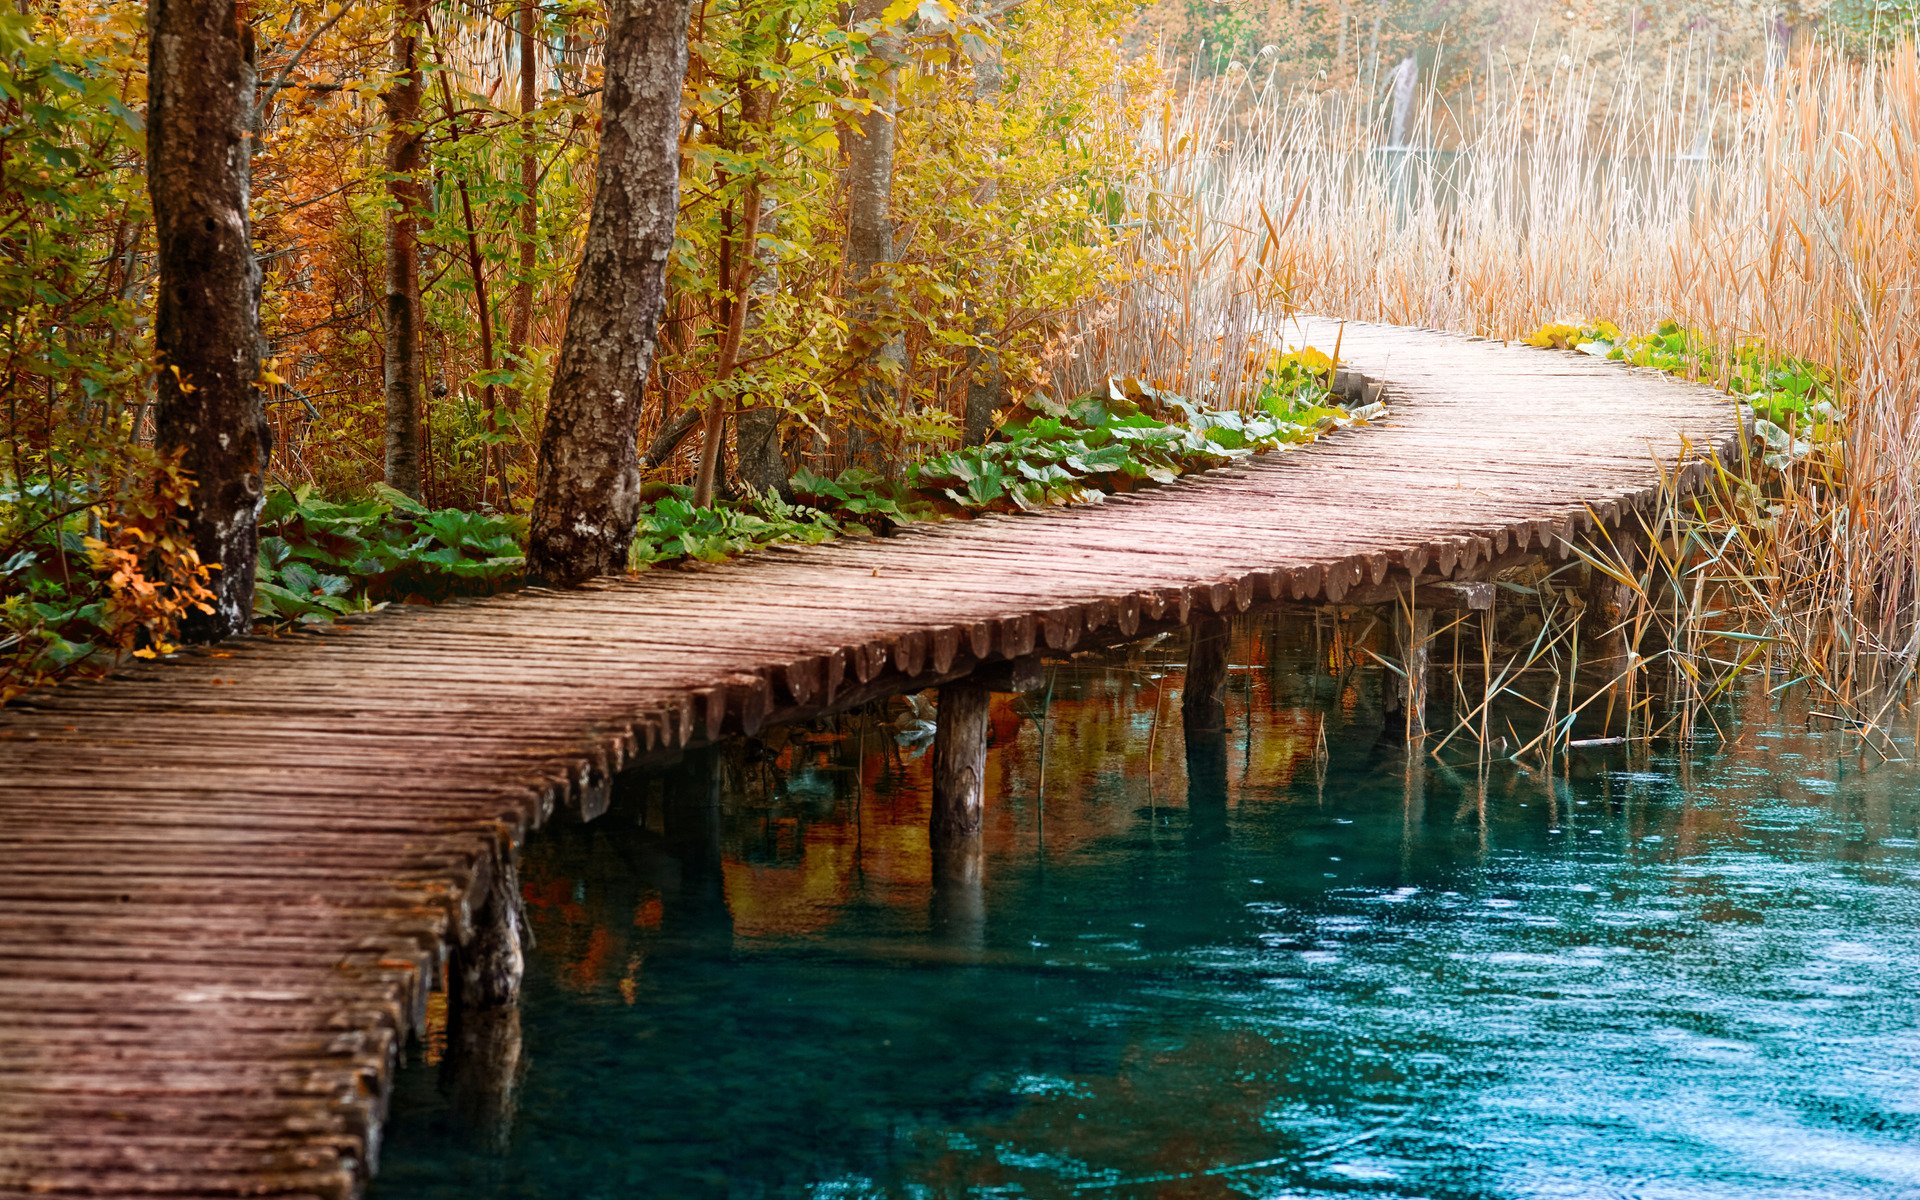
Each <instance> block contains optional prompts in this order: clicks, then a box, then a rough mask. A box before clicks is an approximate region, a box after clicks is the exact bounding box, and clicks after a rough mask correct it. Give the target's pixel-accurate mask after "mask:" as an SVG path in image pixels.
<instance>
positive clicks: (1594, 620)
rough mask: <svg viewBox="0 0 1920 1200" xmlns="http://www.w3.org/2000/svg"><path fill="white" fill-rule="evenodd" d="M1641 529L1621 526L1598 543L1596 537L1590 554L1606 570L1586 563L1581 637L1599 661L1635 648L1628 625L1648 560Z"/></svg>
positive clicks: (1646, 547)
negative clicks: (1608, 537)
mask: <svg viewBox="0 0 1920 1200" xmlns="http://www.w3.org/2000/svg"><path fill="white" fill-rule="evenodd" d="M1647 542H1648V539H1647V536H1646V532H1645V531H1644V530H1638V529H1631V528H1626V527H1623V528H1621V529H1619V530H1617V531H1615V532H1614V534H1613V536H1612V537H1611V538H1610V539H1606V541H1605V542H1604V544H1601V543H1600V542H1599V541H1598V539H1596V544H1595V545H1594V547H1593V555H1594V557H1595V558H1596V559H1598V560H1599V561H1600V562H1602V563H1604V564H1605V565H1606V569H1602V568H1601V567H1598V566H1594V565H1592V564H1591V563H1590V564H1588V566H1587V586H1586V590H1585V595H1583V596H1582V597H1581V599H1582V600H1583V601H1585V605H1586V607H1585V611H1584V612H1582V613H1581V619H1580V626H1581V628H1580V636H1581V639H1582V642H1583V644H1584V645H1585V646H1586V647H1590V649H1589V650H1587V651H1586V653H1588V654H1589V655H1590V656H1591V657H1592V658H1594V659H1596V660H1601V661H1612V660H1618V659H1623V658H1625V657H1626V656H1627V654H1628V653H1629V652H1630V651H1631V650H1633V649H1634V645H1633V643H1634V642H1635V640H1636V639H1635V638H1634V637H1633V636H1632V631H1631V630H1630V629H1629V628H1628V626H1629V625H1630V624H1631V623H1632V621H1633V615H1634V608H1635V606H1636V605H1637V603H1638V602H1639V599H1640V596H1641V586H1639V585H1640V583H1641V581H1643V580H1644V579H1645V575H1646V564H1647V562H1648V561H1649V557H1650V556H1649V554H1648V546H1647ZM1646 582H1650V581H1646Z"/></svg>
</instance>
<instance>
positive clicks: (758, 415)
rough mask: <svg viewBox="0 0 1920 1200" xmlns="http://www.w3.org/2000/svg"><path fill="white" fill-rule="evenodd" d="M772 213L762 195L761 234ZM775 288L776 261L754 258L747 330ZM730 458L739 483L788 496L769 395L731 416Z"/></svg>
mask: <svg viewBox="0 0 1920 1200" xmlns="http://www.w3.org/2000/svg"><path fill="white" fill-rule="evenodd" d="M774 215H775V212H774V205H773V200H772V198H771V197H762V198H761V201H760V228H761V231H762V232H763V233H772V232H773V230H772V228H771V227H770V225H769V222H771V221H772V220H773V219H774ZM756 257H757V256H756ZM779 288H780V265H779V263H778V261H777V260H776V259H774V257H773V256H772V255H771V254H769V255H767V256H766V257H765V258H760V259H758V261H757V265H756V267H755V270H754V275H753V282H752V283H749V284H748V285H747V292H746V295H747V304H748V309H747V330H748V332H749V333H751V332H752V331H753V329H754V327H755V326H756V325H758V324H759V322H760V312H761V309H762V307H763V306H764V305H765V303H766V301H767V299H768V297H770V296H772V295H773V294H774V293H775V292H777V291H778V290H779ZM733 459H734V465H735V467H736V469H737V470H738V471H739V472H740V482H741V483H743V484H745V485H746V486H748V487H750V488H752V489H753V490H754V491H756V492H758V493H760V494H761V495H762V496H771V495H780V496H785V497H789V498H790V495H791V490H792V489H791V487H790V485H789V482H788V475H789V473H788V471H787V458H786V454H785V450H784V447H783V446H782V445H781V440H780V409H779V407H778V406H777V405H775V404H774V403H773V402H772V400H771V398H769V397H766V396H760V397H757V398H756V403H753V404H750V405H746V406H744V407H741V408H740V411H739V412H738V413H737V414H736V415H735V416H734V418H733Z"/></svg>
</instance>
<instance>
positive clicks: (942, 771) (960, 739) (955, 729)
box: [929, 679, 993, 859]
mask: <svg viewBox="0 0 1920 1200" xmlns="http://www.w3.org/2000/svg"><path fill="white" fill-rule="evenodd" d="M992 699H993V692H992V691H991V690H990V689H988V687H987V686H986V685H985V684H983V683H980V682H978V681H976V680H972V679H956V680H954V681H953V682H952V683H947V684H942V685H941V687H940V699H939V707H938V710H937V712H936V718H937V720H938V722H939V723H938V725H937V727H936V731H935V733H934V737H933V818H932V823H931V828H930V831H929V832H930V833H931V835H932V839H933V853H934V857H935V859H938V858H940V856H941V855H942V853H943V852H945V851H947V850H949V849H954V848H958V847H962V846H964V845H965V844H967V843H969V842H971V841H974V840H977V839H978V838H979V836H980V818H981V812H982V809H983V806H984V803H985V797H986V781H987V708H988V704H989V702H990V701H991V700H992Z"/></svg>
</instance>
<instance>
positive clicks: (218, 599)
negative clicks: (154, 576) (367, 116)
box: [147, 0, 271, 642]
mask: <svg viewBox="0 0 1920 1200" xmlns="http://www.w3.org/2000/svg"><path fill="white" fill-rule="evenodd" d="M148 19H149V29H150V36H151V41H150V44H149V51H148V53H149V58H148V65H147V70H148V112H147V187H148V189H149V191H150V192H151V194H152V197H153V220H154V242H155V248H156V251H157V254H156V259H157V263H158V268H159V286H158V288H157V290H156V294H155V309H154V349H155V353H156V355H157V357H158V359H159V362H160V367H161V369H160V383H159V389H158V415H157V420H156V424H155V432H154V441H155V444H156V445H157V446H158V447H159V448H160V449H161V450H162V451H167V452H172V453H176V454H178V455H179V456H180V462H181V465H182V466H184V467H185V468H186V469H187V470H188V471H190V472H191V473H192V475H193V478H194V481H195V485H196V486H195V489H194V494H193V504H192V510H191V512H190V513H189V514H188V528H189V530H190V531H191V533H192V535H193V542H194V547H195V549H197V550H198V551H199V553H200V559H201V561H202V562H206V563H209V564H212V563H218V564H219V566H220V569H219V570H218V571H215V572H214V573H213V580H212V588H213V593H214V604H213V611H212V612H210V613H194V614H191V615H190V616H189V617H188V619H187V620H186V621H185V622H184V624H183V626H182V629H181V636H182V637H183V638H185V639H186V640H188V641H195V642H210V641H215V640H218V639H219V638H222V637H226V636H228V635H231V634H236V633H244V632H246V630H247V629H248V627H249V626H250V625H251V624H252V622H253V580H254V570H255V555H256V553H257V545H258V539H259V530H258V526H257V521H258V519H259V516H260V504H261V501H262V499H263V497H264V495H265V485H264V481H265V475H266V465H267V450H268V447H269V444H270V439H271V435H270V434H269V433H268V430H267V421H266V415H265V411H264V409H263V407H262V405H261V402H260V393H259V390H258V387H257V384H258V381H259V377H260V343H259V316H260V273H259V268H258V265H257V264H256V262H255V260H254V257H253V246H252V228H251V224H250V221H249V218H248V212H247V205H248V193H249V190H250V187H251V171H250V167H249V163H248V158H249V154H250V152H251V149H252V147H251V145H250V141H249V138H248V136H247V130H248V128H249V125H250V122H251V120H252V115H253V100H254V66H253V35H252V32H251V31H250V30H249V28H248V27H247V23H246V20H245V17H244V16H243V15H242V10H241V9H240V8H239V7H238V6H237V5H236V4H235V3H233V2H232V0H202V2H199V3H190V2H187V0H153V5H152V8H151V9H150V11H149V16H148Z"/></svg>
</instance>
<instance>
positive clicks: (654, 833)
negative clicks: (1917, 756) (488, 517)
mask: <svg viewBox="0 0 1920 1200" xmlns="http://www.w3.org/2000/svg"><path fill="white" fill-rule="evenodd" d="M1333 657H1336V658H1337V657H1338V655H1337V654H1336V655H1334V656H1333ZM1178 658H1179V655H1178V652H1177V650H1175V649H1174V648H1173V647H1172V646H1171V645H1169V646H1167V647H1162V648H1158V649H1156V650H1154V651H1150V652H1136V653H1134V654H1132V655H1129V656H1125V657H1121V658H1116V659H1114V660H1111V661H1109V662H1103V663H1090V664H1086V665H1081V664H1074V665H1071V666H1063V667H1061V668H1059V669H1058V670H1057V671H1056V672H1055V674H1054V677H1053V680H1052V684H1051V687H1050V692H1048V693H1041V694H1036V695H1032V696H1026V697H1021V698H1019V699H1017V700H1011V699H1009V698H1005V697H1002V698H999V699H998V700H997V701H996V706H995V711H994V745H995V750H994V753H993V756H992V760H991V764H990V767H989V773H988V783H987V795H988V797H989V801H990V802H989V808H988V813H987V827H986V832H985V837H984V843H983V847H984V851H983V854H982V856H981V859H980V861H979V862H978V864H976V869H974V870H970V871H958V872H954V873H951V874H949V875H948V876H946V877H943V878H942V879H940V880H939V881H938V882H937V885H936V881H935V880H934V879H933V877H932V873H931V871H930V864H929V856H928V849H927V835H926V826H927V808H928V788H927V761H926V758H925V757H924V756H922V757H915V756H914V751H913V750H911V749H904V750H903V749H902V748H901V747H900V746H899V744H898V741H897V739H896V737H895V735H896V733H897V732H899V731H898V730H896V729H893V728H887V727H885V726H883V725H882V724H880V723H878V722H871V723H866V724H849V725H847V726H845V727H844V728H843V729H841V730H840V731H838V732H811V733H795V734H793V735H791V736H790V737H789V738H788V740H786V741H784V742H778V741H776V742H770V743H767V744H764V745H754V746H750V747H734V748H732V749H730V750H727V751H723V752H722V753H720V754H718V755H715V756H712V757H706V756H702V757H696V758H694V759H690V760H689V761H688V762H687V763H685V764H682V765H681V766H680V767H678V768H676V769H674V770H673V771H670V772H666V773H664V774H663V775H662V776H660V777H657V778H655V779H652V780H646V781H640V782H637V783H636V784H635V785H634V786H633V787H631V788H630V789H629V793H630V794H629V795H628V796H627V797H626V798H625V801H626V807H625V809H624V810H623V811H617V812H616V813H615V814H613V815H612V816H610V817H608V818H606V819H603V820H602V821H601V822H599V823H598V824H596V825H595V826H592V827H589V828H586V829H578V828H575V829H555V830H553V831H550V832H549V833H548V834H546V835H543V837H542V838H541V839H538V840H536V842H535V844H534V846H533V848H532V850H531V851H530V853H529V855H528V857H527V861H526V863H525V867H524V872H523V875H524V886H525V893H526V897H527V900H528V901H529V904H530V908H531V912H532V918H533V924H534V928H535V931H536V933H537V935H538V938H539V945H538V949H537V951H536V952H535V954H534V955H533V957H532V962H531V966H530V972H529V979H528V986H527V990H526V1000H525V1011H524V1021H523V1025H524V1029H523V1044H524V1057H525V1059H526V1060H527V1061H528V1062H529V1063H530V1065H529V1066H528V1067H527V1068H526V1072H525V1074H524V1077H523V1078H522V1080H521V1082H520V1088H519V1094H518V1096H517V1098H516V1101H517V1108H516V1109H515V1116H514V1124H513V1127H512V1129H511V1132H510V1134H508V1135H507V1136H506V1137H505V1138H504V1140H502V1139H501V1138H500V1137H499V1136H498V1131H497V1130H496V1131H488V1130H486V1129H482V1128H476V1122H475V1121H473V1120H472V1119H471V1116H470V1115H463V1113H468V1112H469V1109H470V1106H467V1107H463V1106H462V1105H461V1104H460V1103H458V1102H457V1099H458V1098H457V1097H455V1096H452V1095H449V1094H448V1091H449V1090H450V1089H447V1088H446V1087H445V1083H446V1081H445V1078H444V1076H443V1072H442V1071H441V1070H440V1069H438V1068H436V1067H435V1066H432V1065H429V1064H426V1063H421V1064H418V1065H414V1066H411V1067H409V1068H408V1069H407V1070H405V1071H404V1072H403V1073H402V1077H401V1080H400V1085H399V1089H398V1093H397V1096H396V1099H395V1102H394V1115H393V1121H392V1124H391V1126H390V1128H389V1132H388V1137H387V1144H386V1149H385V1151H384V1155H383V1159H384V1161H383V1169H382V1176H381V1179H380V1181H379V1184H378V1186H377V1187H376V1188H375V1195H376V1196H377V1197H386V1198H390V1200H391V1198H399V1197H414V1196H434V1197H462V1198H466V1197H486V1196H499V1197H556V1198H560V1197H564V1198H567V1200H576V1198H582V1197H602V1196H606V1197H615V1196H617V1197H656V1196H657V1197H708V1196H713V1197H785V1196H793V1197H808V1198H822V1200H824V1198H829V1197H833V1198H854V1197H895V1196H899V1197H948V1196H1032V1197H1055V1196H1088V1197H1103V1196H1110V1197H1126V1196H1153V1197H1163V1196H1164V1197H1213V1196H1263V1197H1283V1196H1284V1197H1291V1196H1317V1195H1332V1194H1341V1195H1346V1194H1353V1195H1365V1196H1406V1197H1414V1196H1420V1197H1446V1198H1462V1200H1464V1198H1470V1197H1471V1198H1480V1197H1487V1198H1492V1197H1580V1198H1587V1197H1614V1196H1618V1197H1649V1198H1656V1197H1658V1198H1665V1197H1815V1196H1818V1197H1853V1196H1858V1197H1873V1198H1875V1200H1885V1198H1888V1197H1901V1196H1910V1197H1920V999H1917V997H1920V842H1917V841H1916V837H1917V833H1916V822H1917V821H1920V788H1916V786H1915V784H1916V782H1920V779H1917V777H1916V775H1915V773H1914V772H1913V771H1911V770H1909V769H1906V768H1897V767H1895V768H1879V769H1876V770H1873V771H1862V770H1861V769H1860V768H1859V765H1858V764H1857V762H1856V761H1855V760H1852V759H1849V758H1844V757H1842V752H1843V750H1844V747H1843V746H1842V745H1841V743H1840V742H1839V741H1838V740H1837V739H1825V738H1822V737H1820V736H1814V735H1809V734H1807V733H1805V732H1804V731H1803V730H1802V729H1801V728H1800V727H1799V725H1798V724H1797V723H1792V722H1787V721H1785V720H1783V719H1782V718H1779V717H1770V716H1768V714H1766V713H1765V712H1764V711H1763V709H1762V704H1763V701H1764V698H1763V697H1762V698H1761V699H1759V700H1756V701H1754V702H1753V709H1754V710H1753V711H1751V712H1744V713H1734V714H1729V720H1730V721H1731V727H1732V728H1733V729H1737V730H1739V731H1740V736H1739V740H1738V742H1737V743H1736V744H1735V745H1734V746H1733V748H1731V749H1728V750H1724V751H1716V750H1709V751H1707V752H1705V753H1701V752H1696V753H1695V754H1694V755H1693V757H1692V761H1691V763H1690V764H1684V765H1683V764H1681V763H1679V762H1678V761H1677V760H1676V759H1675V758H1673V757H1671V756H1669V755H1667V754H1664V753H1662V752H1656V753H1654V754H1653V755H1651V756H1645V755H1639V756H1631V755H1628V754H1626V753H1624V752H1606V751H1602V752H1594V753H1591V754H1589V755H1588V756H1586V757H1582V758H1577V759H1576V760H1575V761H1574V762H1573V764H1572V767H1571V769H1570V770H1568V771H1565V772H1564V773H1557V774H1555V775H1552V776H1549V775H1546V774H1543V773H1540V772H1538V771H1525V770H1521V769H1518V768H1515V767H1513V766H1510V765H1502V766H1499V767H1496V768H1489V769H1488V770H1486V771H1485V772H1484V773H1483V772H1481V771H1479V770H1476V769H1475V768H1473V767H1471V766H1468V767H1465V768H1455V769H1448V768H1442V767H1434V766H1431V765H1430V764H1429V765H1427V766H1424V767H1423V766H1422V765H1421V762H1420V760H1419V759H1418V758H1417V757H1416V758H1415V759H1413V769H1411V770H1409V767H1408V762H1409V758H1408V756H1407V755H1406V753H1405V751H1404V748H1403V747H1402V746H1400V745H1398V744H1397V743H1395V742H1394V741H1393V740H1392V739H1390V738H1387V737H1384V736H1382V734H1381V730H1382V725H1383V720H1382V717H1381V715H1380V711H1379V709H1380V704H1379V693H1380V681H1379V679H1378V677H1377V673H1374V672H1370V671H1359V672H1350V673H1348V674H1346V675H1344V676H1343V677H1341V678H1332V677H1329V676H1328V675H1327V674H1326V673H1325V670H1324V668H1325V667H1326V665H1327V658H1328V655H1327V654H1326V653H1325V652H1324V651H1322V652H1320V653H1319V655H1318V656H1316V652H1315V651H1314V649H1313V639H1312V636H1311V633H1310V631H1307V630H1303V629H1300V628H1297V627H1283V628H1281V629H1280V630H1279V631H1278V633H1275V632H1274V631H1272V630H1265V631H1261V632H1260V633H1259V635H1258V636H1253V635H1250V634H1249V633H1248V632H1246V631H1242V632H1241V633H1240V634H1239V635H1238V636H1237V637H1236V640H1235V643H1234V649H1233V654H1232V663H1233V669H1232V674H1231V676H1230V679H1229V683H1228V687H1227V721H1226V737H1225V738H1224V739H1223V740H1222V741H1221V742H1219V743H1209V744H1206V745H1200V746H1193V747H1187V746H1185V745H1184V744H1183V739H1182V737H1181V733H1180V721H1179V690H1178V689H1179V682H1180V680H1179V671H1178ZM1043 714H1044V721H1043V720H1042V719H1041V718H1042V716H1043ZM902 723H903V724H910V714H903V717H902ZM908 740H911V738H909V739H908ZM1609 754H1612V755H1613V756H1612V757H1609V756H1608V755H1609ZM1189 764H1191V767H1192V778H1193V786H1192V787H1191V789H1190V788H1189V784H1188V778H1189Z"/></svg>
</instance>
